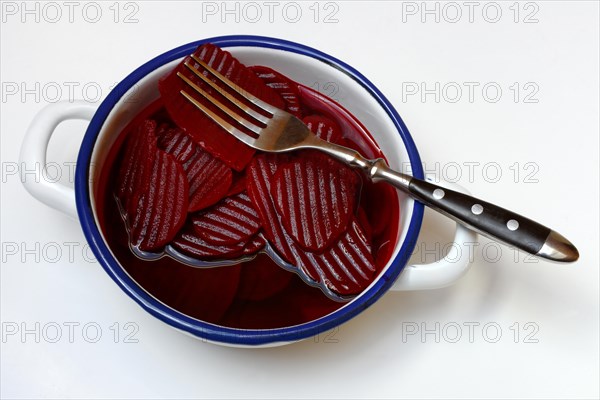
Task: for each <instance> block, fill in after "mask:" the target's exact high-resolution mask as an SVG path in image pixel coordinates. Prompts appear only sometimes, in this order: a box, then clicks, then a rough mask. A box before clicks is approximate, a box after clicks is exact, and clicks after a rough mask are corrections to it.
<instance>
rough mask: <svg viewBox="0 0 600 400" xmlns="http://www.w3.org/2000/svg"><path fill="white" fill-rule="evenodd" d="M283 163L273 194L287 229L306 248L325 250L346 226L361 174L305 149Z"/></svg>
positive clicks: (275, 176) (275, 177)
mask: <svg viewBox="0 0 600 400" xmlns="http://www.w3.org/2000/svg"><path fill="white" fill-rule="evenodd" d="M302 155H304V156H306V157H301V156H299V157H296V158H294V159H293V160H292V161H289V162H287V163H286V164H284V165H283V166H281V167H280V168H279V169H278V171H277V173H276V174H275V175H274V177H273V180H272V184H271V196H272V198H273V200H274V202H275V207H276V210H277V212H278V214H279V215H281V217H282V218H281V221H282V223H283V225H284V227H285V229H286V231H287V232H288V233H289V234H290V235H291V236H292V237H293V238H294V240H295V241H296V242H297V243H298V244H299V245H300V246H302V248H304V249H305V250H310V251H313V252H321V251H324V250H325V249H326V248H328V247H329V246H331V245H332V243H333V242H334V241H335V240H336V239H337V238H338V237H339V236H340V235H341V234H342V233H343V232H344V231H345V230H346V227H347V226H348V222H349V221H350V219H351V217H352V215H353V214H354V211H355V204H356V188H357V182H358V179H359V178H358V176H357V175H356V172H355V171H352V170H351V169H350V168H348V167H345V166H343V165H340V164H339V163H338V162H336V161H334V160H332V159H331V158H330V157H328V156H326V155H323V154H318V153H317V154H313V153H303V154H302Z"/></svg>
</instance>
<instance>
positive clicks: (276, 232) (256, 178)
mask: <svg viewBox="0 0 600 400" xmlns="http://www.w3.org/2000/svg"><path fill="white" fill-rule="evenodd" d="M287 159H288V156H287V155H285V154H266V153H263V154H257V155H256V156H255V157H254V159H253V160H252V162H251V163H250V164H249V165H248V168H247V170H246V174H247V176H246V187H247V191H248V196H249V197H250V199H251V200H252V203H253V204H254V207H255V208H256V211H258V215H259V216H260V219H261V225H262V227H263V230H264V234H265V237H266V239H267V240H268V241H269V242H270V243H271V244H272V245H273V246H274V247H275V249H276V250H277V252H278V253H279V255H281V256H282V257H283V258H284V259H285V260H286V261H292V260H293V259H294V258H293V254H292V252H291V250H290V247H289V244H288V240H287V235H286V234H285V231H284V229H283V226H282V224H281V221H280V217H279V215H278V214H277V210H276V208H275V203H274V202H273V199H272V197H271V181H272V180H273V175H275V172H276V171H277V168H279V165H280V163H282V162H284V161H285V160H287Z"/></svg>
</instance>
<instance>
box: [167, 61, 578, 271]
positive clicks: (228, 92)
mask: <svg viewBox="0 0 600 400" xmlns="http://www.w3.org/2000/svg"><path fill="white" fill-rule="evenodd" d="M191 58H192V60H193V61H194V62H195V63H197V64H198V65H199V66H201V67H202V68H203V69H204V70H205V71H207V72H208V75H212V77H213V79H211V78H209V77H208V76H207V75H205V74H204V73H203V72H202V71H199V70H198V69H197V66H196V65H194V64H193V63H192V61H191V60H190V59H188V60H187V61H186V62H185V64H184V65H185V66H186V67H187V68H188V69H189V70H190V71H191V72H192V73H193V74H194V75H195V76H196V77H198V78H199V79H201V80H202V81H203V82H205V83H206V84H207V85H209V86H210V87H211V88H212V89H213V90H215V91H216V92H218V93H219V94H221V95H222V96H223V98H224V100H225V103H227V104H224V103H223V102H222V101H220V100H218V99H216V98H215V97H214V96H212V95H211V94H209V93H207V92H206V91H205V90H203V89H202V88H201V87H199V86H198V85H197V84H195V83H194V82H193V81H192V80H191V79H189V78H188V77H186V75H184V74H182V73H181V72H178V73H177V75H178V76H179V77H180V78H181V79H182V80H183V81H184V82H185V83H186V84H187V86H188V87H189V89H190V90H181V94H182V95H183V96H184V97H185V98H186V99H188V100H189V101H190V102H191V103H192V104H193V105H194V106H196V107H197V108H198V109H199V110H200V111H202V112H203V113H204V114H205V115H206V116H208V117H209V118H210V119H212V120H213V121H214V122H215V123H217V124H218V125H220V126H221V127H222V128H223V129H225V130H226V131H227V132H229V133H230V134H232V135H234V136H235V137H236V138H237V139H239V140H241V141H242V142H244V143H246V144H247V145H248V146H250V147H253V148H255V149H257V150H262V151H266V152H275V153H278V152H288V151H293V150H299V149H316V150H319V151H322V152H324V153H327V154H329V155H330V156H332V157H334V158H336V159H338V160H340V161H342V162H344V163H346V164H348V165H350V166H352V167H355V168H358V169H359V170H361V171H363V172H364V173H365V174H366V176H367V177H369V178H370V179H371V180H372V181H373V182H379V181H381V182H387V183H389V184H392V185H393V186H395V187H396V188H398V189H400V190H402V191H403V192H405V193H407V194H408V195H410V196H411V197H413V198H414V199H416V200H418V201H420V202H422V203H423V204H425V205H427V206H429V207H431V208H433V209H435V210H437V211H439V212H441V213H443V214H445V215H447V216H448V217H450V218H452V219H454V220H455V221H457V222H458V223H461V224H463V225H465V226H467V227H469V228H471V229H473V230H475V231H477V232H479V233H481V234H483V235H485V236H488V237H490V238H492V239H494V240H497V241H500V242H503V243H505V244H507V245H509V246H514V247H516V248H518V249H521V250H523V251H525V252H527V253H530V254H533V255H535V256H538V257H542V258H546V259H549V260H552V261H559V262H573V261H576V260H577V259H578V258H579V252H578V251H577V249H576V248H575V246H574V245H573V244H572V243H571V242H570V241H568V240H567V239H566V238H565V237H563V236H562V235H560V234H559V233H558V232H556V231H553V230H551V229H549V228H547V227H545V226H543V225H541V224H539V223H537V222H535V221H532V220H531V219H528V218H526V217H523V216H521V215H519V214H516V213H514V212H512V211H509V210H506V209H504V208H501V207H498V206H496V205H493V204H491V203H488V202H485V201H482V200H479V199H477V198H475V197H471V196H468V195H466V194H463V193H460V192H455V191H452V190H449V189H446V188H442V187H440V186H437V185H434V184H432V183H430V182H426V181H423V180H420V179H417V178H415V177H413V176H410V175H407V174H403V173H400V172H398V171H394V170H392V169H391V168H390V167H389V166H388V165H387V164H386V162H385V161H384V160H383V159H376V160H368V159H366V158H364V157H363V156H362V155H360V154H359V153H358V152H356V151H354V150H352V149H349V148H347V147H343V146H339V145H336V144H333V143H329V142H327V141H324V140H321V139H319V138H318V137H317V136H315V135H314V134H313V133H312V132H311V131H310V130H309V129H308V127H307V126H306V125H305V124H304V123H303V122H302V121H301V120H299V119H298V118H296V117H295V116H293V115H292V114H290V113H288V112H286V111H284V110H280V109H278V108H276V107H273V106H272V105H270V104H268V103H266V102H264V101H262V100H260V99H259V98H257V97H256V96H254V95H252V94H250V93H248V92H247V91H245V90H244V89H242V88H241V87H239V86H238V85H236V84H235V83H233V82H232V81H231V80H229V79H228V78H227V77H225V76H223V75H222V74H220V73H219V72H217V71H215V70H214V69H213V68H211V67H210V66H208V65H207V64H206V63H205V62H203V61H202V60H200V59H199V58H197V57H196V56H194V55H192V56H191ZM217 81H220V82H222V83H223V85H219V84H217V83H216V82H217ZM194 92H195V93H197V94H199V95H200V96H201V98H202V101H200V100H198V99H197V98H196V97H197V96H196V97H194V96H192V95H191V94H190V93H194ZM236 94H237V96H236ZM249 103H251V104H253V105H254V106H256V107H257V108H258V109H260V110H262V111H263V112H264V113H261V112H258V111H256V110H255V109H253V108H252V107H251V106H250V104H249ZM208 104H212V105H214V106H216V107H217V108H218V109H220V110H221V111H222V112H223V113H225V114H226V115H228V116H229V117H231V118H232V119H233V120H234V121H235V122H236V123H237V124H239V125H240V126H241V127H244V128H245V129H247V130H248V131H250V132H252V134H248V133H246V132H244V131H243V130H242V129H239V128H238V127H236V126H235V125H234V124H231V123H230V122H228V121H226V120H225V119H223V118H222V117H221V116H220V115H218V114H217V113H215V112H213V111H212V110H211V108H210V107H209V106H208ZM263 114H267V115H263Z"/></svg>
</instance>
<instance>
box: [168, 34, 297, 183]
mask: <svg viewBox="0 0 600 400" xmlns="http://www.w3.org/2000/svg"><path fill="white" fill-rule="evenodd" d="M194 55H195V56H196V57H197V58H199V59H201V60H202V61H204V62H205V63H206V64H208V65H209V66H211V67H212V68H214V69H216V70H217V71H218V72H220V73H221V74H223V75H225V76H226V77H227V78H229V79H230V80H232V81H233V82H234V83H236V84H237V85H239V86H240V87H241V88H242V89H244V90H245V91H247V92H249V93H251V94H253V95H255V96H256V97H258V98H260V99H261V100H263V101H266V102H267V103H269V104H271V105H273V106H275V107H278V108H284V106H285V104H284V102H283V100H282V99H281V97H280V96H279V94H277V92H275V91H274V90H273V89H271V88H270V87H268V86H267V85H266V84H265V83H264V82H263V81H262V80H261V79H260V78H259V77H258V76H256V74H255V73H254V72H252V71H251V70H249V69H248V68H246V67H245V66H244V65H243V64H241V63H240V62H239V61H238V60H237V59H235V58H234V57H233V56H232V55H231V54H230V53H229V52H227V51H223V50H221V49H219V48H218V47H216V46H214V45H212V44H204V45H202V46H200V47H198V49H196V51H195V52H194ZM186 62H188V63H190V65H192V66H194V67H195V68H197V69H198V70H200V71H202V72H204V71H203V69H202V67H201V66H200V65H198V64H197V63H196V62H195V61H194V60H193V59H192V58H191V57H186V58H185V59H184V60H183V61H182V62H181V63H180V64H179V65H178V66H177V67H176V68H174V69H173V71H172V72H171V73H169V74H168V75H167V76H165V77H164V78H162V79H161V80H160V81H159V90H160V93H161V97H162V99H163V103H164V104H165V107H166V109H167V111H168V113H169V115H170V116H171V118H172V119H173V121H174V122H175V123H176V124H177V125H178V126H179V127H180V128H182V129H183V130H184V131H185V132H186V133H187V134H188V135H190V136H191V138H192V139H193V140H194V141H195V142H196V143H197V144H199V145H200V146H202V147H203V148H204V149H205V150H207V151H208V152H210V153H211V154H212V155H214V156H215V157H218V158H219V159H221V160H222V161H223V162H225V163H226V164H227V165H228V166H230V167H231V168H233V169H235V170H237V171H241V170H242V169H244V167H245V166H246V164H248V162H249V161H250V159H251V158H252V156H253V154H254V150H253V149H252V148H250V147H249V146H247V145H246V144H244V143H243V142H241V141H239V140H238V139H236V138H235V137H234V136H233V135H231V134H229V133H228V132H226V131H225V130H223V128H221V127H220V126H219V125H217V124H216V123H215V122H213V121H212V119H210V118H209V117H207V116H206V115H205V114H204V113H203V112H202V111H200V110H198V109H197V108H196V107H195V106H194V105H193V104H192V103H190V102H189V101H188V100H187V99H186V98H185V97H183V96H182V95H181V93H180V92H181V90H185V91H186V92H187V93H189V94H191V95H192V96H194V97H195V98H196V99H197V100H199V101H201V102H202V103H206V100H205V99H203V98H202V96H201V95H199V94H197V93H195V92H194V90H193V89H192V88H191V87H190V86H189V85H188V84H187V83H185V82H184V81H183V80H182V79H181V78H179V77H178V76H177V73H181V74H183V75H184V76H186V77H187V78H188V79H190V80H192V81H193V82H194V83H196V84H197V85H198V86H199V87H201V88H202V89H205V90H206V91H207V92H209V93H212V94H213V95H214V96H215V97H217V98H218V99H220V100H222V101H223V102H227V101H228V100H225V99H224V98H223V96H221V95H220V94H217V93H216V91H214V90H213V89H211V88H210V86H209V85H207V84H206V83H204V82H203V81H202V80H201V79H199V78H198V77H197V76H195V75H194V73H193V72H192V71H190V70H189V68H188V67H186V66H185V65H184V63H186ZM205 75H207V76H209V77H210V79H212V80H213V81H216V80H217V79H216V78H213V77H212V76H211V75H208V73H205ZM210 108H211V109H214V110H215V111H216V112H217V113H219V114H220V115H221V111H218V110H216V109H215V108H214V106H212V105H211V106H210ZM222 115H223V116H224V118H225V119H228V118H229V117H227V116H225V115H224V114H222Z"/></svg>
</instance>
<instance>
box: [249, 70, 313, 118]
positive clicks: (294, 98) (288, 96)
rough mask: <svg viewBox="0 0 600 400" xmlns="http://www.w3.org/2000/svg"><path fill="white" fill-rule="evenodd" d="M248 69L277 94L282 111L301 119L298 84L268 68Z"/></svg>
mask: <svg viewBox="0 0 600 400" xmlns="http://www.w3.org/2000/svg"><path fill="white" fill-rule="evenodd" d="M250 69H251V70H252V71H253V72H254V73H255V74H256V75H257V76H258V77H259V78H260V79H261V80H262V81H263V82H265V83H266V84H267V86H269V87H270V88H271V89H273V90H275V91H276V92H277V93H279V95H280V96H281V98H282V99H283V101H284V103H285V108H284V110H286V111H287V112H289V113H290V114H293V115H295V116H296V117H298V118H301V117H302V104H301V102H300V94H299V93H298V84H297V83H296V82H294V81H292V80H290V79H289V78H288V77H286V76H284V75H282V74H280V73H279V72H277V71H274V70H272V69H271V68H268V67H263V66H260V65H255V66H252V67H250Z"/></svg>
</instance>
